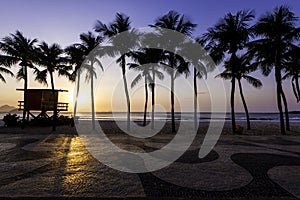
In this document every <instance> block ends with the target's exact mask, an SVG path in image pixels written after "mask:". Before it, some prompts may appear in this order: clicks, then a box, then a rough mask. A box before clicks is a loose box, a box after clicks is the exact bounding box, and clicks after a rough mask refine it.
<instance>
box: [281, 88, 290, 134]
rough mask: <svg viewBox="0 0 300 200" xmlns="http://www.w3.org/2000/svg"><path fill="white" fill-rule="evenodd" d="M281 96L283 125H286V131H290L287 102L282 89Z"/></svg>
mask: <svg viewBox="0 0 300 200" xmlns="http://www.w3.org/2000/svg"><path fill="white" fill-rule="evenodd" d="M281 96H282V100H283V105H284V114H285V123H286V130H288V131H289V130H290V118H289V109H288V104H287V100H286V97H285V94H284V92H283V89H282V87H281Z"/></svg>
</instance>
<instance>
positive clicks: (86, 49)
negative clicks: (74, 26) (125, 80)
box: [65, 32, 103, 130]
mask: <svg viewBox="0 0 300 200" xmlns="http://www.w3.org/2000/svg"><path fill="white" fill-rule="evenodd" d="M80 40H81V43H79V44H73V45H71V46H69V47H67V48H66V50H65V51H66V52H67V53H68V54H69V60H70V61H69V62H70V63H71V64H75V70H74V72H73V74H72V76H71V80H75V76H77V81H78V82H77V83H78V84H77V91H76V99H75V105H74V107H75V108H74V115H76V111H77V101H78V99H77V98H78V92H79V84H80V74H81V73H82V70H88V73H87V76H86V81H90V84H91V103H92V105H91V110H92V128H93V130H94V129H95V101H94V77H97V76H96V72H95V67H94V66H95V64H97V65H98V66H99V67H100V68H101V69H102V70H103V66H102V64H101V62H100V60H99V56H101V52H100V51H99V49H98V48H96V47H97V46H98V45H99V44H100V43H101V42H102V37H101V36H95V35H94V34H93V33H92V32H88V33H82V34H80ZM91 53H92V55H91Z"/></svg>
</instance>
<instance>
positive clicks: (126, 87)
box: [122, 56, 130, 131]
mask: <svg viewBox="0 0 300 200" xmlns="http://www.w3.org/2000/svg"><path fill="white" fill-rule="evenodd" d="M125 64H126V63H125V57H124V56H122V76H123V83H124V90H125V95H126V102H127V130H128V131H129V130H130V98H129V92H128V86H127V79H126V74H125Z"/></svg>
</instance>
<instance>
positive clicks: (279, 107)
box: [275, 67, 285, 135]
mask: <svg viewBox="0 0 300 200" xmlns="http://www.w3.org/2000/svg"><path fill="white" fill-rule="evenodd" d="M275 78H276V85H277V86H276V94H277V107H278V110H279V119H280V130H281V134H283V135H285V127H284V118H283V111H282V104H281V90H282V89H281V75H280V70H279V69H278V67H275Z"/></svg>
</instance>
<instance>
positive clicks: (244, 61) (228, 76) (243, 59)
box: [216, 54, 262, 130]
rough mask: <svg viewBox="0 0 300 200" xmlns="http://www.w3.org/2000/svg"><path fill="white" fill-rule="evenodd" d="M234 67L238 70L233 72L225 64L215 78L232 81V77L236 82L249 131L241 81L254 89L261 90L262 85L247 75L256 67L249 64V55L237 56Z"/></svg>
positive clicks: (231, 68)
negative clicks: (223, 68) (243, 80)
mask: <svg viewBox="0 0 300 200" xmlns="http://www.w3.org/2000/svg"><path fill="white" fill-rule="evenodd" d="M236 66H238V68H237V69H235V70H233V67H232V66H231V62H225V70H224V71H223V72H222V73H220V74H219V75H217V76H216V77H218V78H223V79H225V80H232V77H234V78H235V79H236V80H237V82H238V86H239V90H240V96H241V99H242V103H243V106H244V109H245V114H246V118H247V129H248V130H250V129H251V126H250V117H249V112H248V107H247V104H246V100H245V97H244V94H243V87H242V82H241V80H242V79H245V80H246V81H247V82H248V83H249V84H251V85H252V86H253V87H255V88H261V87H262V83H261V81H260V80H258V79H256V78H254V77H252V76H250V75H249V73H251V72H253V71H255V70H256V69H257V65H256V64H255V63H254V64H252V63H251V57H249V55H247V54H244V55H242V56H237V63H236Z"/></svg>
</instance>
